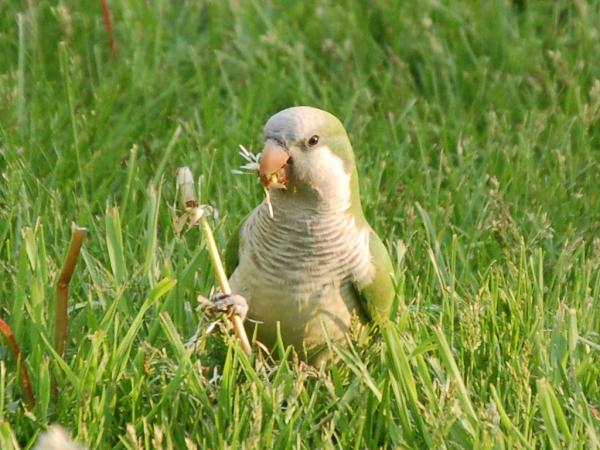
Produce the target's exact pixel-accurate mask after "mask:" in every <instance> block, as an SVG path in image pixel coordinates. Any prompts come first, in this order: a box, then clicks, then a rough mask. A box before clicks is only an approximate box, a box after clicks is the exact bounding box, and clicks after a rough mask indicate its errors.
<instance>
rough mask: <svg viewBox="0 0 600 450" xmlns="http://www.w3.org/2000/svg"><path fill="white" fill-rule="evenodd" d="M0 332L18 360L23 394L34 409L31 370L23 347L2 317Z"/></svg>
mask: <svg viewBox="0 0 600 450" xmlns="http://www.w3.org/2000/svg"><path fill="white" fill-rule="evenodd" d="M0 333H2V334H3V335H4V337H5V338H6V340H7V341H8V345H9V347H10V349H11V351H12V353H13V356H14V357H15V359H16V360H17V364H18V365H19V372H20V376H21V386H22V387H23V394H24V395H25V402H26V403H27V407H28V408H29V409H32V408H33V407H34V406H35V397H34V396H33V389H32V388H31V379H30V378H29V372H28V371H27V366H26V364H25V359H23V358H22V353H21V349H20V348H19V345H18V344H17V340H16V339H15V335H14V333H13V332H12V330H11V328H10V326H9V325H8V324H7V323H6V322H5V321H4V320H2V319H0Z"/></svg>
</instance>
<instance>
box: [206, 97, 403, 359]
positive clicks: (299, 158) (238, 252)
mask: <svg viewBox="0 0 600 450" xmlns="http://www.w3.org/2000/svg"><path fill="white" fill-rule="evenodd" d="M264 137H265V144H264V149H263V151H262V155H261V159H260V170H259V174H260V178H261V181H262V183H263V184H264V186H265V187H266V188H267V189H268V190H269V194H270V199H271V204H272V213H273V215H271V211H270V208H269V205H268V204H267V203H266V202H263V203H261V204H260V205H259V206H258V207H256V209H254V210H253V211H252V212H251V213H250V214H249V215H248V217H247V218H246V219H245V220H244V221H243V222H242V223H241V224H240V226H239V227H238V229H237V231H236V233H235V234H234V235H233V236H232V237H231V239H230V241H229V243H228V246H227V251H226V257H225V265H226V271H227V275H228V277H229V283H230V286H231V289H232V292H233V294H234V295H231V296H221V297H219V298H217V299H216V302H217V303H218V304H219V305H218V307H219V309H222V308H223V307H224V306H232V307H233V309H234V311H235V312H237V313H239V314H241V315H242V316H245V315H246V312H247V317H246V318H245V326H246V329H247V331H248V333H249V335H251V336H252V334H253V333H254V327H257V329H256V332H257V339H258V340H259V341H260V342H262V343H263V344H265V345H267V346H269V347H270V346H272V345H273V344H274V342H275V340H276V337H277V329H278V326H279V330H280V333H281V337H282V340H283V343H284V344H285V345H292V346H293V347H294V348H295V350H296V351H297V352H298V353H299V354H300V356H301V357H302V358H304V359H307V360H308V361H311V362H314V361H315V359H316V358H318V359H320V357H319V353H320V352H322V350H323V349H324V348H325V347H326V345H325V344H326V337H325V331H324V330H326V333H327V335H329V337H330V338H331V339H332V340H337V339H340V338H343V336H344V334H345V333H346V332H347V331H348V329H349V326H350V322H351V319H352V316H353V315H357V316H358V317H359V319H360V320H361V321H362V322H366V321H369V320H377V321H384V320H387V319H388V316H389V312H390V308H391V305H392V301H393V298H394V286H393V283H392V264H391V262H390V258H389V256H388V253H387V250H386V248H385V246H384V245H383V243H382V242H381V240H380V239H379V237H378V236H377V235H376V234H375V232H374V231H373V230H372V229H371V227H370V226H369V224H368V223H367V222H366V220H365V217H364V214H363V210H362V206H361V203H360V197H359V183H358V173H357V170H356V164H355V161H354V153H353V151H352V146H351V144H350V140H349V139H348V135H347V134H346V130H345V129H344V126H343V125H342V123H341V122H340V121H339V120H338V119H337V118H336V117H335V116H333V115H332V114H330V113H328V112H326V111H322V110H320V109H316V108H312V107H307V106H300V107H294V108H288V109H285V110H283V111H280V112H278V113H277V114H275V115H274V116H272V117H271V118H270V119H269V120H268V121H267V124H266V125H265V128H264ZM215 306H217V305H215ZM321 355H322V353H321Z"/></svg>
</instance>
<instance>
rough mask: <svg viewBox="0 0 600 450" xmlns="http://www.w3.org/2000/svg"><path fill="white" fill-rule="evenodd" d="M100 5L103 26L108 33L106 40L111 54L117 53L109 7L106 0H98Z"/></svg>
mask: <svg viewBox="0 0 600 450" xmlns="http://www.w3.org/2000/svg"><path fill="white" fill-rule="evenodd" d="M100 5H101V6H102V14H103V15H104V26H105V27H106V32H107V33H108V41H109V45H110V51H111V53H112V55H113V56H115V55H116V54H117V43H116V42H115V35H114V34H113V28H112V22H111V21H110V8H109V6H108V2H107V0H100Z"/></svg>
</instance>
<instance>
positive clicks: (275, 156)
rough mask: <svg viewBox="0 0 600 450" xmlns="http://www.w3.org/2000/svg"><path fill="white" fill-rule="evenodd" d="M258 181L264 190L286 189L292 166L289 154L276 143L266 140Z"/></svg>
mask: <svg viewBox="0 0 600 450" xmlns="http://www.w3.org/2000/svg"><path fill="white" fill-rule="evenodd" d="M258 174H259V175H260V181H261V182H262V184H263V186H264V187H266V188H270V187H272V188H276V189H287V186H288V183H289V180H290V177H291V176H292V166H291V158H290V154H289V153H288V152H287V150H286V149H285V148H284V147H283V146H282V145H281V144H279V143H278V142H276V141H275V140H273V139H267V142H266V143H265V148H264V149H263V151H262V155H261V157H260V167H259V170H258Z"/></svg>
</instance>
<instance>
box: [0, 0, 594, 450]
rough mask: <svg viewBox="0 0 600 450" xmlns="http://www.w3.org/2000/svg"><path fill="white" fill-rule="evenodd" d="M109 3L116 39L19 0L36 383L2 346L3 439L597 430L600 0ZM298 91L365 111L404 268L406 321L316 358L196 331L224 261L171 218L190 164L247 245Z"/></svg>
mask: <svg viewBox="0 0 600 450" xmlns="http://www.w3.org/2000/svg"><path fill="white" fill-rule="evenodd" d="M110 5H111V8H112V11H111V12H112V19H113V25H114V31H115V39H116V46H117V52H116V54H115V55H114V56H112V55H111V50H110V47H109V37H108V35H107V33H106V30H105V27H104V19H103V14H102V9H101V7H100V4H99V2H73V1H61V2H58V3H57V2H54V1H48V0H40V1H38V2H19V1H16V0H12V1H10V0H9V1H5V2H2V3H0V170H1V174H2V179H1V182H0V198H1V199H2V200H1V201H0V217H1V220H0V244H1V245H0V286H1V288H2V293H3V294H2V296H1V299H0V316H1V317H2V318H3V319H5V320H6V321H7V322H8V323H9V325H10V326H11V328H12V329H13V331H14V333H15V336H16V339H17V341H18V343H19V346H20V347H21V350H22V351H23V354H24V357H25V361H26V363H27V365H28V367H29V369H30V372H31V378H32V384H33V388H34V394H35V397H36V406H35V408H34V409H32V410H27V409H26V408H25V406H24V397H23V394H22V391H21V389H20V384H19V378H18V375H17V374H18V373H19V366H18V363H17V361H15V360H14V359H13V358H12V356H11V354H10V352H9V348H8V345H7V344H6V343H5V342H4V341H2V344H1V346H0V357H1V359H0V447H1V448H2V449H5V448H6V449H8V448H11V447H13V446H20V447H21V448H30V447H31V446H32V444H33V443H34V442H35V441H36V439H37V437H38V436H39V434H40V433H41V432H42V431H43V430H44V429H46V427H47V426H48V425H49V424H51V423H56V422H58V423H60V424H62V425H63V426H65V427H66V428H68V429H69V430H70V431H71V433H72V434H73V436H74V437H76V438H77V440H79V441H81V442H83V443H85V444H86V445H87V446H89V447H90V448H127V449H133V448H161V447H162V448H190V449H192V448H224V447H227V448H238V447H240V446H245V447H247V448H258V447H260V448H321V447H340V448H376V447H383V448H398V447H404V448H431V447H434V448H506V449H512V448H561V447H563V448H598V447H600V414H599V413H598V410H599V409H600V381H599V380H600V334H599V333H600V184H599V182H598V180H599V177H600V151H599V148H600V127H599V126H598V123H599V121H600V81H599V79H600V39H598V37H599V36H600V4H599V3H598V2H595V1H589V2H586V1H583V0H578V1H571V0H555V1H552V2H535V1H525V0H521V1H516V0H515V1H513V2H510V1H507V0H492V1H486V2H473V1H466V0H465V1H459V0H453V1H449V2H437V1H430V0H427V1H424V2H400V1H376V2H372V4H369V5H368V6H367V5H366V2H353V1H344V2H329V1H319V2H316V3H314V4H311V3H310V2H291V1H283V2H280V1H278V2H275V1H265V2H192V1H183V0H181V1H176V2H174V1H167V0H158V1H155V2H144V1H140V0H133V1H128V2H110ZM294 104H310V105H315V106H319V107H321V108H324V109H327V110H330V111H332V112H333V113H335V114H336V115H338V116H339V117H340V118H341V119H342V120H343V122H344V123H345V124H346V126H347V129H348V130H349V133H350V136H351V139H352V141H353V143H354V146H355V152H356V155H357V159H358V162H359V172H360V175H361V189H362V199H363V205H364V208H365V211H366V214H367V216H368V219H369V221H370V223H371V224H372V225H373V227H374V228H375V229H376V230H377V231H378V233H379V234H380V236H382V237H383V238H384V240H385V241H386V243H387V245H388V247H389V249H390V251H391V254H392V255H393V259H394V260H395V261H396V268H397V282H398V299H399V301H398V317H397V320H396V322H395V324H394V326H393V327H389V328H387V329H384V330H382V332H380V333H375V334H371V335H357V336H354V337H353V339H352V341H351V345H350V346H348V347H346V348H345V349H340V350H339V352H340V355H341V358H340V359H341V361H340V362H339V363H337V364H334V365H332V366H331V367H329V368H327V369H326V370H324V371H323V372H322V373H321V374H320V376H319V377H317V378H314V377H310V376H309V375H308V374H307V373H305V372H302V371H299V370H298V368H297V367H296V366H295V364H294V363H292V362H281V363H280V364H277V365H275V366H274V367H273V368H272V369H270V370H266V369H264V368H260V367H259V366H257V365H256V364H255V363H254V362H253V361H252V360H249V359H247V358H246V357H245V355H244V354H243V353H242V352H241V351H240V350H239V348H237V347H236V346H235V344H234V343H233V342H234V341H227V342H231V343H232V345H230V346H225V345H223V343H222V341H221V339H220V338H218V337H214V338H207V337H205V336H202V337H201V338H200V340H199V341H198V345H197V348H196V349H195V350H191V349H189V348H187V347H186V345H185V342H186V341H187V340H188V339H189V338H190V337H191V336H192V335H193V334H194V333H195V332H196V331H197V330H198V329H200V330H203V329H205V328H206V327H207V325H208V323H209V320H208V319H207V318H206V317H205V315H204V314H203V313H202V312H201V311H199V310H198V306H199V305H198V302H197V300H196V296H197V294H198V293H203V294H204V295H208V293H209V291H210V289H211V287H212V286H214V285H215V279H214V275H213V273H212V271H211V268H210V261H209V257H208V254H207V252H206V248H205V247H204V242H203V240H202V238H201V233H200V231H199V230H193V231H190V232H188V233H186V234H185V235H183V236H178V235H176V233H175V231H174V225H173V220H172V210H171V205H172V204H173V202H174V200H175V187H174V170H175V168H176V167H178V166H181V165H189V166H191V168H192V170H193V171H194V172H195V173H196V174H198V175H199V176H200V178H201V183H200V192H201V201H202V202H210V203H211V204H212V205H214V206H216V207H217V208H218V210H219V211H220V219H219V220H218V221H217V222H216V223H215V227H216V237H217V241H218V242H219V245H220V246H221V248H224V244H225V242H226V239H227V236H229V234H230V233H231V232H232V231H233V230H234V228H235V227H236V225H237V223H238V221H239V220H240V219H241V218H242V217H244V215H245V214H247V212H248V211H249V210H250V209H251V208H252V207H253V206H254V205H256V204H257V203H258V202H259V201H260V200H261V198H262V195H263V194H262V190H261V189H260V186H259V184H258V183H257V180H256V179H253V178H251V177H235V176H230V170H231V169H232V168H235V167H236V166H238V165H239V164H240V163H241V162H242V161H241V158H240V157H239V156H238V155H237V151H236V150H237V146H238V144H240V143H241V144H244V145H245V146H247V147H248V148H250V149H252V150H254V151H258V150H260V145H261V127H262V125H263V123H264V122H265V120H266V119H267V118H268V117H269V116H270V115H271V114H272V113H274V112H276V111H278V110H280V109H282V108H284V107H287V106H290V105H294ZM73 222H75V223H77V224H78V225H80V226H85V227H87V228H88V230H89V233H88V238H87V240H86V242H85V243H84V247H83V251H82V255H81V259H80V261H79V264H78V266H77V269H76V272H75V275H74V277H73V282H72V285H71V289H70V304H69V305H70V306H69V339H68V342H67V359H66V361H64V360H62V359H61V358H60V357H59V356H58V355H57V353H56V352H55V351H54V349H53V345H52V342H53V335H54V317H55V315H54V311H55V283H56V281H57V279H58V275H59V271H60V268H61V265H62V261H63V258H64V255H65V252H66V251H67V247H68V243H69V240H70V232H71V225H72V223H73ZM207 367H209V368H210V370H207V369H206V368H207ZM53 380H55V381H56V383H57V389H56V391H54V390H53V388H52V384H53Z"/></svg>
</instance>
